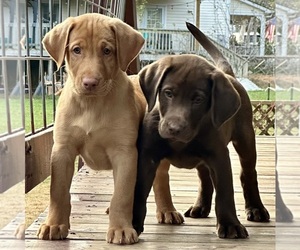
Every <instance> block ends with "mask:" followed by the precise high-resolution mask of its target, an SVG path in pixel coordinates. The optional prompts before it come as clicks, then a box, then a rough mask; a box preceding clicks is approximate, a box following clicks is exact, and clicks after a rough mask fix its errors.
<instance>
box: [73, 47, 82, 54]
mask: <svg viewBox="0 0 300 250" xmlns="http://www.w3.org/2000/svg"><path fill="white" fill-rule="evenodd" d="M73 52H74V53H75V54H77V55H79V54H81V48H80V47H78V46H76V47H75V48H73Z"/></svg>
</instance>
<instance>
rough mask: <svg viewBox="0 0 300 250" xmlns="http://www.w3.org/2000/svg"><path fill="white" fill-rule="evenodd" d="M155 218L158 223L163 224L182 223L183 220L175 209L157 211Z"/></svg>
mask: <svg viewBox="0 0 300 250" xmlns="http://www.w3.org/2000/svg"><path fill="white" fill-rule="evenodd" d="M156 218H157V221H158V223H161V224H163V223H165V224H182V223H183V222H184V218H183V216H182V215H181V214H180V213H179V212H177V211H176V210H175V211H164V212H162V211H157V212H156Z"/></svg>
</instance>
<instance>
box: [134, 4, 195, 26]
mask: <svg viewBox="0 0 300 250" xmlns="http://www.w3.org/2000/svg"><path fill="white" fill-rule="evenodd" d="M147 7H150V8H153V7H161V8H163V10H164V15H163V16H164V20H163V27H162V28H163V29H175V30H178V29H179V30H186V25H185V22H186V21H187V22H192V23H194V22H195V17H196V13H195V1H189V0H187V1H182V0H177V1H171V0H167V1H161V0H150V1H148V3H147ZM138 22H139V23H138V27H140V28H148V27H146V25H145V22H144V21H143V17H142V18H141V19H140V18H139V20H138Z"/></svg>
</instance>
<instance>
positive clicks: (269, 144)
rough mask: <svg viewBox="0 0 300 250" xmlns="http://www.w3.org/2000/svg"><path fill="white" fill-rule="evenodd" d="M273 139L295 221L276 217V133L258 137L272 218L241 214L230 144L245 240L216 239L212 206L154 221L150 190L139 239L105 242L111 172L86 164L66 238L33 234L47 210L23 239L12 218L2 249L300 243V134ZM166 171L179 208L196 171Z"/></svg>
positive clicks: (239, 198) (77, 180)
mask: <svg viewBox="0 0 300 250" xmlns="http://www.w3.org/2000/svg"><path fill="white" fill-rule="evenodd" d="M276 141H277V143H278V144H277V145H276V148H277V153H278V159H277V160H278V162H277V164H278V171H279V180H280V187H281V190H282V194H283V198H284V200H285V202H286V204H287V205H288V206H289V207H290V209H291V210H292V211H293V214H294V217H295V220H294V222H293V223H276V222H275V138H272V137H258V138H257V151H258V163H257V171H258V182H259V187H260V192H261V197H262V200H263V202H264V204H265V206H266V207H267V209H268V210H269V212H270V215H271V222H270V223H254V222H249V221H247V220H246V219H245V212H244V200H243V195H242V189H241V186H240V181H239V171H240V167H239V161H238V156H237V155H236V154H235V152H234V150H233V148H232V146H230V154H231V161H232V165H233V175H234V189H235V201H236V208H237V213H238V216H239V218H240V220H241V222H242V223H243V224H244V225H245V226H246V227H247V229H248V232H249V234H250V237H249V238H248V239H246V240H224V239H219V238H218V237H217V236H216V232H215V224H216V218H215V213H214V211H212V212H211V214H210V216H209V218H206V219H191V218H185V223H184V224H183V225H179V226H178V225H177V226H176V225H160V224H157V223H156V218H155V203H154V197H153V193H151V194H150V197H149V199H148V213H147V217H146V221H145V231H144V233H143V234H142V235H141V236H140V242H139V243H138V244H135V245H131V246H115V245H110V244H107V243H106V242H105V236H106V230H107V228H108V216H107V215H106V214H105V210H106V208H107V207H108V206H109V201H110V198H111V195H112V192H113V180H112V173H111V171H100V172H94V171H91V170H89V169H86V168H84V169H82V170H81V171H80V172H79V173H78V174H77V175H76V176H75V177H74V181H73V183H72V187H71V193H72V215H71V230H70V234H69V236H68V239H67V240H65V241H52V242H49V241H42V240H37V239H36V236H35V233H36V230H37V229H38V227H39V225H40V223H42V222H43V221H44V219H45V217H46V214H47V211H45V212H44V213H42V214H41V215H40V216H39V218H38V219H37V220H36V221H35V223H33V224H32V225H31V226H30V227H29V228H28V230H27V231H26V240H25V242H22V241H21V242H20V241H16V240H12V239H9V238H11V236H10V235H11V232H12V230H13V228H14V226H13V225H12V224H11V225H9V226H7V227H6V230H4V231H3V230H2V232H1V234H0V238H2V239H3V240H2V242H1V244H0V245H1V249H9V248H12V247H13V246H16V248H18V249H19V248H20V247H23V246H24V247H26V248H30V249H31V248H33V249H121V248H126V249H201V248H202V249H222V248H225V249H232V248H233V249H246V250H247V249H249V250H250V249H251V250H253V249H263V250H267V249H282V250H283V249H299V244H300V237H299V236H300V220H299V217H300V195H299V190H300V166H299V165H300V155H299V152H300V139H299V138H296V137H287V138H284V137H283V138H278V139H276ZM170 177H171V189H172V198H173V202H174V204H175V207H176V208H177V209H178V211H180V212H182V213H183V212H185V210H186V209H187V208H189V206H190V205H192V204H193V202H194V199H195V197H196V194H197V185H198V180H197V175H196V172H195V171H194V170H182V169H176V168H171V174H170ZM5 238H6V239H5ZM0 240H1V239H0ZM22 244H23V245H22ZM2 247H3V248H2Z"/></svg>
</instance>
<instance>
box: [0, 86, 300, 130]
mask: <svg viewBox="0 0 300 250" xmlns="http://www.w3.org/2000/svg"><path fill="white" fill-rule="evenodd" d="M248 94H249V96H250V99H251V100H253V101H254V100H268V99H269V100H273V101H275V100H291V99H293V100H298V101H300V92H299V91H294V92H291V91H276V92H275V91H272V90H270V91H269V92H268V91H265V90H261V91H249V92H248ZM57 99H58V98H57V97H56V100H55V105H56V104H57ZM24 101H25V105H24V107H25V113H24V114H25V132H26V134H28V133H30V132H31V126H32V122H31V115H30V99H29V97H28V95H26V96H25V100H24ZM43 102H44V103H45V114H44V111H43ZM9 106H10V111H11V124H12V129H13V130H15V129H19V128H22V112H21V99H20V98H16V97H14V98H10V99H9ZM32 107H33V114H34V123H33V124H34V129H35V130H39V129H41V128H44V127H45V126H46V125H50V124H52V123H53V121H54V112H53V99H52V96H51V95H49V96H46V97H45V99H44V101H43V99H42V97H40V96H36V97H34V98H33V100H32ZM44 116H45V118H46V120H45V122H44ZM5 132H7V116H6V104H5V100H4V98H3V96H0V134H2V133H5Z"/></svg>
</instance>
